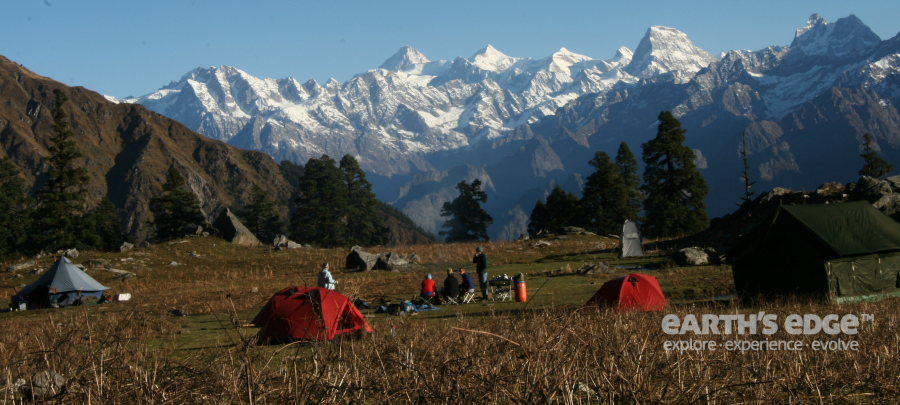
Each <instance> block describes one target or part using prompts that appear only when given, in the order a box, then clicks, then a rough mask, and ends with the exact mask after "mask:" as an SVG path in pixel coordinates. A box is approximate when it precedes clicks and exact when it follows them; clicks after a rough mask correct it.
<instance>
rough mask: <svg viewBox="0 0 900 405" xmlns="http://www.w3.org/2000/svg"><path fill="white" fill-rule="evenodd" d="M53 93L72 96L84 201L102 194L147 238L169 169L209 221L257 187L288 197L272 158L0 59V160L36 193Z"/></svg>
mask: <svg viewBox="0 0 900 405" xmlns="http://www.w3.org/2000/svg"><path fill="white" fill-rule="evenodd" d="M53 89H61V90H62V91H63V92H65V93H66V94H67V95H68V96H69V102H67V103H66V105H65V106H64V108H65V109H66V112H67V113H68V114H69V118H70V121H71V123H72V129H73V131H74V132H75V133H76V134H77V139H76V142H77V143H78V148H79V150H80V151H81V153H82V154H83V155H84V157H83V158H82V159H81V161H80V162H79V164H81V165H83V166H84V167H85V168H86V169H87V170H88V173H89V174H90V177H91V180H90V183H89V185H88V196H87V200H88V202H89V204H92V205H93V204H96V203H97V202H98V201H100V199H102V198H103V197H104V196H108V197H109V199H110V200H112V202H113V203H114V204H115V205H116V207H117V208H119V209H120V210H121V211H122V214H121V219H122V221H123V223H124V225H125V228H126V229H127V231H128V232H130V233H131V234H133V235H135V236H136V237H137V239H138V240H141V239H144V238H147V237H148V236H149V235H150V234H151V230H150V229H149V228H148V227H147V225H146V223H147V221H148V220H150V219H152V213H151V212H150V209H149V200H150V198H151V197H153V196H155V195H158V194H159V193H160V192H161V190H162V184H163V183H164V182H165V177H166V173H167V172H168V171H169V170H171V169H177V170H180V171H181V173H182V174H183V175H184V177H185V178H186V180H187V182H188V184H189V185H190V188H191V189H192V190H193V191H194V193H195V194H196V195H197V196H198V197H199V199H200V203H201V208H202V209H203V212H204V213H205V214H206V215H207V216H208V218H209V219H210V220H212V219H214V215H217V214H218V213H219V212H220V211H222V210H223V209H224V208H226V207H240V206H242V205H243V204H244V203H245V201H246V198H247V197H248V194H249V191H250V189H251V188H252V186H253V185H254V184H258V185H260V186H261V187H263V189H264V190H267V191H269V192H271V193H272V195H275V196H278V198H279V199H283V200H286V199H287V198H288V185H287V183H286V182H285V181H284V179H283V178H282V177H281V175H280V172H279V170H278V166H277V165H276V164H275V162H274V161H273V160H272V158H271V157H270V156H268V155H266V154H264V153H262V152H256V151H245V150H241V149H238V148H235V147H232V146H229V145H226V144H225V143H223V142H219V141H215V140H211V139H209V138H206V137H204V136H202V135H200V134H197V133H195V132H193V131H191V130H190V129H188V128H187V127H185V126H184V125H183V124H181V123H179V122H177V121H175V120H173V119H170V118H167V117H164V116H162V115H160V114H158V113H155V112H152V111H149V110H147V109H146V108H144V107H143V106H140V105H132V104H115V103H112V102H109V101H107V100H106V99H105V98H104V97H103V96H101V95H99V94H97V93H94V92H92V91H89V90H86V89H84V88H80V87H74V88H72V87H67V86H65V85H63V84H61V83H58V82H56V81H53V80H51V79H49V78H46V77H41V76H39V75H37V74H35V73H32V72H30V71H28V70H27V69H25V68H23V67H22V66H19V65H18V64H16V63H14V62H12V61H10V60H8V59H6V58H4V57H2V56H0V156H8V157H10V158H11V159H12V160H13V161H14V162H15V163H16V164H17V165H18V166H19V167H20V168H21V169H22V171H23V174H24V176H25V177H26V179H27V180H28V182H30V183H31V184H33V185H34V189H35V190H36V189H38V188H39V187H40V184H41V183H42V175H43V173H44V172H45V171H46V166H45V163H44V158H45V157H46V156H48V155H49V154H50V152H49V148H50V141H49V139H50V138H51V137H52V135H53V132H52V130H51V126H52V122H53V111H52V109H53Z"/></svg>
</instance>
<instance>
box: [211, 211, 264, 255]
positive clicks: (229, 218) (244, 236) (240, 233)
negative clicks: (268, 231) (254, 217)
mask: <svg viewBox="0 0 900 405" xmlns="http://www.w3.org/2000/svg"><path fill="white" fill-rule="evenodd" d="M213 227H215V228H216V229H217V230H218V231H219V233H221V235H222V239H225V240H227V241H229V242H231V243H234V244H235V245H240V246H259V245H261V243H260V242H259V239H256V236H255V235H253V232H250V230H249V229H247V227H246V226H244V224H242V223H241V220H239V219H238V217H237V216H235V215H234V213H232V212H231V210H230V209H228V208H225V211H222V213H221V214H219V218H217V219H216V222H214V223H213Z"/></svg>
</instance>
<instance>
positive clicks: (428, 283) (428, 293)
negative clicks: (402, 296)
mask: <svg viewBox="0 0 900 405" xmlns="http://www.w3.org/2000/svg"><path fill="white" fill-rule="evenodd" d="M421 295H422V298H425V299H426V300H427V299H429V298H431V297H434V280H433V279H432V278H431V273H428V274H427V275H426V276H425V279H424V280H422V294H421Z"/></svg>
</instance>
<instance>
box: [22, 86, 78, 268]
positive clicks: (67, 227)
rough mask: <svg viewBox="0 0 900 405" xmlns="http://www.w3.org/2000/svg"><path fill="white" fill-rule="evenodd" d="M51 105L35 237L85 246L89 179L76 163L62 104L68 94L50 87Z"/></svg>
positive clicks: (47, 243) (51, 245)
mask: <svg viewBox="0 0 900 405" xmlns="http://www.w3.org/2000/svg"><path fill="white" fill-rule="evenodd" d="M53 95H54V97H55V98H54V107H55V111H54V114H53V132H54V136H53V137H52V138H50V142H52V143H53V145H52V146H51V148H50V151H51V155H50V156H49V157H48V158H47V163H48V164H49V167H50V168H49V170H48V171H47V182H46V183H44V187H43V188H42V189H41V190H40V191H39V192H38V207H37V211H36V213H35V221H34V227H35V232H34V237H35V238H36V241H35V242H36V244H37V245H38V246H40V247H42V248H43V249H46V250H48V251H53V250H57V249H63V248H72V247H75V248H82V249H84V248H86V247H87V246H86V245H85V244H84V241H83V239H82V238H80V237H79V236H81V234H82V230H83V229H84V228H85V226H86V225H87V224H85V218H84V216H85V212H86V207H85V194H86V193H85V190H86V189H87V183H88V181H89V180H90V178H89V177H88V174H87V170H85V168H83V167H79V166H76V165H75V160H76V159H78V158H80V157H81V156H82V155H81V152H79V151H78V148H76V146H75V140H74V139H72V138H73V137H74V136H75V134H74V133H73V132H72V130H71V129H69V122H68V121H67V119H66V118H67V117H68V114H66V112H65V110H64V109H63V105H64V104H65V103H66V101H68V100H69V98H68V96H66V94H65V93H63V92H62V91H61V90H59V89H55V90H53Z"/></svg>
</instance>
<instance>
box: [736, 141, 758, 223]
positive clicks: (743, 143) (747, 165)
mask: <svg viewBox="0 0 900 405" xmlns="http://www.w3.org/2000/svg"><path fill="white" fill-rule="evenodd" d="M741 158H743V160H744V175H743V176H741V180H744V195H743V196H742V197H741V200H742V201H743V202H742V203H738V206H741V205H744V204H746V203H749V202H750V201H753V194H756V193H754V192H752V191H750V187H752V186H753V185H754V184H756V182H755V181H750V163H749V162H748V161H747V131H744V132H741Z"/></svg>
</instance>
